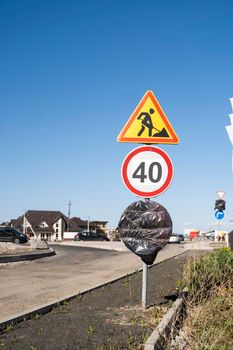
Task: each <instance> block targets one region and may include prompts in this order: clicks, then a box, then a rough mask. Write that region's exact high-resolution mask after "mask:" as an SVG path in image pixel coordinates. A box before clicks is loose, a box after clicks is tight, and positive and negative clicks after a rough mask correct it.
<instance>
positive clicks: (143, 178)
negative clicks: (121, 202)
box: [121, 146, 173, 198]
mask: <svg viewBox="0 0 233 350" xmlns="http://www.w3.org/2000/svg"><path fill="white" fill-rule="evenodd" d="M121 175H122V179H123V182H124V184H125V186H126V187H127V188H128V190H129V191H131V192H132V193H133V194H136V195H137V196H139V197H143V198H151V197H155V196H158V195H159V194H161V193H163V192H164V191H165V190H166V189H167V188H168V187H169V186H170V184H171V181H172V178H173V164H172V161H171V159H170V157H169V156H168V154H167V153H166V152H164V151H163V150H162V149H160V148H158V147H152V146H142V147H139V148H136V149H135V150H133V151H131V152H130V153H128V155H127V156H126V158H125V159H124V161H123V164H122V169H121Z"/></svg>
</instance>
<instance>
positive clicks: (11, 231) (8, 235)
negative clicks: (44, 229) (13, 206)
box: [0, 226, 28, 244]
mask: <svg viewBox="0 0 233 350" xmlns="http://www.w3.org/2000/svg"><path fill="white" fill-rule="evenodd" d="M27 241H28V237H27V236H26V235H25V234H23V233H21V232H19V231H17V230H16V229H15V228H14V227H8V226H0V242H11V243H15V244H19V243H27Z"/></svg>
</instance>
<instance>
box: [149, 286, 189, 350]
mask: <svg viewBox="0 0 233 350" xmlns="http://www.w3.org/2000/svg"><path fill="white" fill-rule="evenodd" d="M187 295H188V289H187V288H185V289H184V290H183V291H182V293H181V297H180V298H178V299H177V300H176V301H175V302H174V305H173V306H172V307H171V309H170V310H168V312H167V313H166V315H164V317H163V318H162V320H161V321H160V323H159V325H158V326H157V328H156V329H155V330H154V331H153V332H152V334H151V335H150V337H149V338H148V339H147V341H146V343H145V346H144V350H162V349H164V346H165V342H166V340H167V338H168V337H169V336H170V335H171V334H172V333H173V331H174V329H176V328H177V326H179V324H180V323H181V322H182V319H183V317H184V314H185V299H186V298H187Z"/></svg>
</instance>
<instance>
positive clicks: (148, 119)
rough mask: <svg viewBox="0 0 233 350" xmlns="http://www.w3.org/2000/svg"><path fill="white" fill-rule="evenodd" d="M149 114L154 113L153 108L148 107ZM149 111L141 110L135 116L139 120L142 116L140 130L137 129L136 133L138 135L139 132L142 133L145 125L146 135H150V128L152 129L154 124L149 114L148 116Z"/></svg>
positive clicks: (139, 134)
mask: <svg viewBox="0 0 233 350" xmlns="http://www.w3.org/2000/svg"><path fill="white" fill-rule="evenodd" d="M149 112H150V114H153V113H154V110H153V108H151V109H150V111H149ZM150 114H149V113H147V112H142V113H140V114H139V116H138V117H137V119H138V120H141V118H143V119H142V120H141V123H142V127H141V130H140V131H139V133H138V136H141V134H142V133H143V131H144V130H145V127H147V128H148V135H149V137H151V136H152V130H153V129H154V126H153V124H152V120H151V116H150Z"/></svg>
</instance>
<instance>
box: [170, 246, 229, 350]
mask: <svg viewBox="0 0 233 350" xmlns="http://www.w3.org/2000/svg"><path fill="white" fill-rule="evenodd" d="M184 285H186V286H187V287H188V290H189V298H188V300H187V301H186V303H187V305H186V306H187V317H186V319H185V321H184V324H183V328H182V329H181V330H180V331H179V335H178V336H177V337H176V339H175V340H174V339H173V342H172V344H170V345H169V346H168V349H170V350H171V349H172V350H173V349H174V350H180V349H183V350H184V349H185V350H233V252H232V251H230V250H229V249H228V248H223V249H220V250H218V251H216V252H213V253H211V254H209V255H207V256H205V257H202V258H201V259H199V260H192V261H189V262H188V264H186V266H185V268H184V273H183V281H182V283H181V286H182V287H183V286H184Z"/></svg>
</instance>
